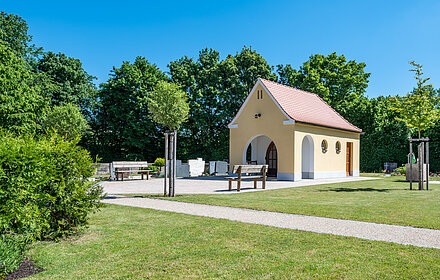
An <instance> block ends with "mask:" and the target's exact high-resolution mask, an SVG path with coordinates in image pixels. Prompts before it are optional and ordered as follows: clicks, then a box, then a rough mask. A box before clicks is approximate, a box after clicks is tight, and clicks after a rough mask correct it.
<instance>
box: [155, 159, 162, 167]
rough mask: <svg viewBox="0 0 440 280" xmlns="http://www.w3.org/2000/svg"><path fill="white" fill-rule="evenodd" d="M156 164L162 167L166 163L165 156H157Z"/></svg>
mask: <svg viewBox="0 0 440 280" xmlns="http://www.w3.org/2000/svg"><path fill="white" fill-rule="evenodd" d="M154 165H155V166H157V167H162V166H164V165H165V159H163V158H157V159H156V160H155V161H154Z"/></svg>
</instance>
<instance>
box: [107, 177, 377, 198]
mask: <svg viewBox="0 0 440 280" xmlns="http://www.w3.org/2000/svg"><path fill="white" fill-rule="evenodd" d="M373 179H379V178H369V177H347V178H334V179H314V180H308V179H305V180H301V181H297V182H292V181H277V180H272V179H269V181H267V183H266V190H275V189H283V188H293V187H303V186H312V185H322V184H333V183H343V182H353V181H363V180H373ZM100 184H101V186H103V188H104V192H105V193H108V194H155V193H163V179H157V178H151V179H150V180H140V179H137V180H127V181H102V182H100ZM236 188H237V183H236V182H233V185H232V191H229V190H228V180H226V179H224V176H222V177H220V176H218V177H214V176H213V177H196V178H178V179H177V180H176V193H178V194H228V193H229V194H234V193H237V189H236ZM254 191H264V190H263V189H261V181H258V187H257V189H254V183H253V181H244V182H242V186H241V192H254Z"/></svg>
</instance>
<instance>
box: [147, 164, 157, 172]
mask: <svg viewBox="0 0 440 280" xmlns="http://www.w3.org/2000/svg"><path fill="white" fill-rule="evenodd" d="M147 170H151V171H153V172H157V171H158V170H159V168H157V166H154V165H149V166H148V167H147Z"/></svg>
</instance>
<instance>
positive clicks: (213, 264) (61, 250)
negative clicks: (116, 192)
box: [29, 205, 440, 279]
mask: <svg viewBox="0 0 440 280" xmlns="http://www.w3.org/2000/svg"><path fill="white" fill-rule="evenodd" d="M29 255H30V256H31V258H32V259H34V260H35V261H36V262H37V264H38V265H40V266H42V267H43V268H44V269H45V271H44V272H42V273H39V274H37V275H34V276H32V277H30V278H29V279H292V278H296V279H298V278H300V279H311V278H314V279H315V278H316V279H396V278H399V279H422V278H423V279H438V278H440V262H439V261H438V260H439V259H440V250H437V249H430V248H418V247H413V246H404V245H397V244H392V243H386V242H376V241H368V240H361V239H356V238H350V237H342V236H334V235H328V234H318V233H310V232H302V231H297V230H289V229H280V228H274V227H269V226H261V225H253V224H245V223H240V222H233V221H228V220H220V219H212V218H206V217H196V216H190V215H184V214H177V213H169V212H161V211H154V210H149V209H142V208H131V207H124V206H115V205H114V206H113V205H112V206H110V205H109V206H105V207H104V208H103V209H102V211H100V212H98V213H97V214H94V215H92V217H91V220H90V227H89V229H87V230H86V232H85V234H84V235H83V236H80V237H79V238H77V239H72V240H67V241H62V242H58V243H55V242H38V243H36V244H35V245H33V247H32V248H31V250H30V253H29Z"/></svg>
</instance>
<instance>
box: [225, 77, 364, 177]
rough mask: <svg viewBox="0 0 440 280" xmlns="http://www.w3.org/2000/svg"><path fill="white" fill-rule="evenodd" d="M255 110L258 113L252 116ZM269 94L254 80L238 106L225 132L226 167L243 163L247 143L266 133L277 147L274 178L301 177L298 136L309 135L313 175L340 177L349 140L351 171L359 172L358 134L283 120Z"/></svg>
mask: <svg viewBox="0 0 440 280" xmlns="http://www.w3.org/2000/svg"><path fill="white" fill-rule="evenodd" d="M258 91H262V92H263V98H262V99H257V92H258ZM255 114H261V117H259V118H255ZM288 120H289V117H288V116H286V115H285V114H284V113H283V111H282V109H280V108H279V107H278V106H277V104H276V103H275V101H274V100H273V99H272V98H271V96H270V95H269V94H268V93H267V92H266V91H265V90H264V87H263V86H262V85H261V84H257V86H256V87H255V89H254V91H253V92H252V93H251V96H250V97H249V99H248V100H247V102H246V103H245V105H244V106H243V108H242V111H241V113H240V114H239V116H238V118H237V119H236V120H234V121H233V122H232V123H231V126H230V129H229V132H230V137H229V160H230V168H232V167H233V166H234V165H237V164H243V163H244V162H243V154H244V153H245V149H246V148H247V147H248V144H249V143H250V142H251V140H253V139H254V138H255V137H256V136H259V135H264V136H267V137H269V138H270V139H271V140H272V141H273V142H274V143H275V146H276V148H277V152H278V162H277V165H278V166H277V171H278V176H277V177H278V179H282V180H300V179H301V178H302V174H301V173H302V170H301V169H302V166H301V164H302V163H301V153H302V140H303V139H304V137H305V136H306V135H310V137H311V138H312V139H313V142H314V145H313V147H314V172H315V176H314V178H331V177H344V176H345V173H346V149H347V148H346V146H347V142H351V143H353V153H352V164H353V166H352V171H353V175H354V176H358V174H359V139H360V134H359V133H354V132H348V131H342V130H338V129H331V128H325V127H319V126H313V125H306V124H301V123H294V124H283V122H284V121H288ZM323 139H325V140H327V142H328V151H327V152H326V153H322V150H321V142H322V140H323ZM336 141H339V142H340V143H341V152H340V153H339V154H337V153H336V149H335V145H336Z"/></svg>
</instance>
